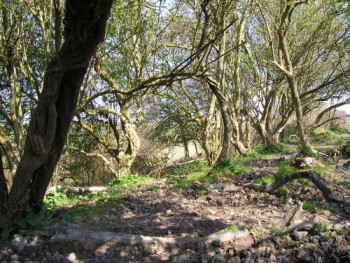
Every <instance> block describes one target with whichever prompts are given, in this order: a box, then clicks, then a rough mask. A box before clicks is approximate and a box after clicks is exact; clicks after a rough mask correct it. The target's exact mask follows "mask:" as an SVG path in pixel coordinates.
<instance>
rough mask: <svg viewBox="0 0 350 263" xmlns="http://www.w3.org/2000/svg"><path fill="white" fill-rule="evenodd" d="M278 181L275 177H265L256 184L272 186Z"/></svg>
mask: <svg viewBox="0 0 350 263" xmlns="http://www.w3.org/2000/svg"><path fill="white" fill-rule="evenodd" d="M275 181H276V178H275V177H274V176H263V177H260V178H258V179H257V180H256V183H258V184H272V183H274V182H275Z"/></svg>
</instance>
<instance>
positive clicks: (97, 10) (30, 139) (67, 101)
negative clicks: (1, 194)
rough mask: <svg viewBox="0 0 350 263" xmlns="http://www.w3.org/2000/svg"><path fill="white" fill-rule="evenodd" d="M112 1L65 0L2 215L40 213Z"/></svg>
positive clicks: (101, 36)
mask: <svg viewBox="0 0 350 263" xmlns="http://www.w3.org/2000/svg"><path fill="white" fill-rule="evenodd" d="M111 5H112V0H84V1H77V0H76V1H74V0H67V2H66V11H65V24H66V26H65V33H64V37H65V42H64V44H63V46H62V48H61V49H60V51H59V52H58V54H57V55H56V56H55V57H53V58H52V59H51V61H50V63H49V65H48V67H47V69H46V73H45V78H44V85H43V91H42V93H41V95H40V98H39V101H38V105H37V107H36V109H35V111H34V113H33V115H32V118H31V121H30V124H29V129H28V135H27V137H26V141H25V146H24V152H23V156H22V158H21V160H20V163H19V165H18V168H17V171H16V175H15V178H14V182H13V186H12V188H11V191H10V193H9V195H8V199H6V200H1V201H2V207H1V212H2V213H3V214H4V215H5V216H7V217H8V218H11V219H14V218H17V217H20V216H21V215H23V213H24V211H25V208H26V206H27V205H30V206H32V207H35V208H38V209H39V208H40V205H41V203H42V200H43V198H44V195H45V192H46V189H47V187H48V185H49V182H50V180H51V177H52V174H53V171H54V169H55V166H56V164H57V161H58V159H59V158H60V155H61V152H62V149H63V146H64V144H65V141H66V136H67V132H68V129H69V126H70V122H71V120H72V117H73V114H74V111H75V108H76V104H77V98H78V93H79V89H80V86H81V84H82V81H83V78H84V75H85V73H86V71H87V68H88V65H89V62H90V59H91V57H92V56H93V55H94V54H95V52H96V49H97V46H98V44H99V43H101V42H102V41H103V39H104V35H105V26H106V21H107V19H108V16H109V12H110V9H111Z"/></svg>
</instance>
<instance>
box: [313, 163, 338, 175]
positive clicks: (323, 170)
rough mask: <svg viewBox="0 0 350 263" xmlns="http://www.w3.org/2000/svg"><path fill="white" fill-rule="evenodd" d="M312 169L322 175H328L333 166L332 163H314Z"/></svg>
mask: <svg viewBox="0 0 350 263" xmlns="http://www.w3.org/2000/svg"><path fill="white" fill-rule="evenodd" d="M312 171H313V172H315V173H317V174H320V175H323V176H328V175H330V174H332V173H333V171H334V168H333V165H332V164H327V165H321V164H315V166H314V167H312Z"/></svg>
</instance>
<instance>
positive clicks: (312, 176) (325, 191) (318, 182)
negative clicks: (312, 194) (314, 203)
mask: <svg viewBox="0 0 350 263" xmlns="http://www.w3.org/2000/svg"><path fill="white" fill-rule="evenodd" d="M302 178H305V179H309V180H310V181H311V182H313V183H314V184H315V186H316V187H317V188H318V189H319V190H320V191H321V193H322V195H323V197H324V198H325V199H326V200H327V201H332V202H337V203H345V204H350V198H349V197H343V196H338V195H335V194H333V192H332V190H331V189H330V188H329V187H328V186H327V182H326V181H325V180H324V179H323V178H322V177H321V176H319V175H318V174H316V173H313V172H309V171H303V172H299V173H293V174H289V175H286V176H283V177H281V178H279V179H278V180H277V181H275V182H274V183H272V184H266V185H261V184H255V183H249V184H245V185H243V187H245V188H250V189H253V190H256V191H260V192H267V193H273V192H275V191H277V190H278V189H279V188H281V187H282V186H283V185H285V184H287V183H289V182H291V181H294V180H297V179H302Z"/></svg>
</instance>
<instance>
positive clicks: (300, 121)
mask: <svg viewBox="0 0 350 263" xmlns="http://www.w3.org/2000/svg"><path fill="white" fill-rule="evenodd" d="M288 84H289V87H290V89H291V93H292V99H293V102H294V104H295V113H296V117H297V129H298V133H299V138H300V142H299V143H300V152H301V153H302V154H305V155H309V154H310V153H312V152H313V149H312V146H311V144H310V143H309V141H308V140H307V138H306V134H305V128H304V116H303V107H302V105H301V101H300V98H299V91H298V87H297V84H296V82H295V79H294V77H289V78H288Z"/></svg>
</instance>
